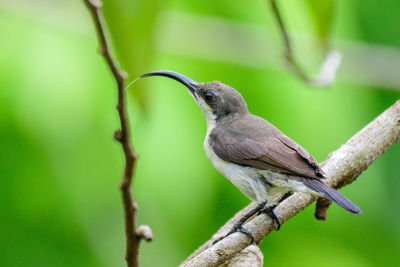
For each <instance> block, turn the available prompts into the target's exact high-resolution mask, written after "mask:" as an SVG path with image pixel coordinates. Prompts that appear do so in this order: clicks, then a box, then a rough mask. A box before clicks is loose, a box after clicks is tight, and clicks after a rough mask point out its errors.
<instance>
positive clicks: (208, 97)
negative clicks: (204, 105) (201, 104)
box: [204, 92, 215, 102]
mask: <svg viewBox="0 0 400 267" xmlns="http://www.w3.org/2000/svg"><path fill="white" fill-rule="evenodd" d="M204 99H205V100H206V101H207V102H214V101H215V95H214V93H212V92H206V94H205V95H204Z"/></svg>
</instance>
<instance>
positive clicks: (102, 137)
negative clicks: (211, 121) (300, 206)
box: [0, 0, 400, 266]
mask: <svg viewBox="0 0 400 267" xmlns="http://www.w3.org/2000/svg"><path fill="white" fill-rule="evenodd" d="M104 2H105V3H104V13H105V16H106V20H107V22H108V29H109V31H110V38H112V40H113V47H114V50H115V54H116V56H117V57H118V59H119V61H120V63H121V66H122V68H123V69H124V70H126V72H127V73H128V74H129V78H128V81H131V80H133V79H134V78H135V77H137V76H138V75H139V74H141V73H144V72H147V71H150V70H155V69H169V70H175V71H178V72H181V73H183V74H185V75H187V76H189V77H191V78H192V79H194V80H197V81H212V80H220V81H222V82H224V83H226V84H229V85H231V86H233V87H234V88H236V89H237V90H239V91H240V92H241V93H242V95H243V96H244V98H245V99H246V101H247V103H248V107H249V109H250V111H251V112H253V113H255V114H258V115H260V116H262V117H264V118H266V119H268V120H269V121H270V122H272V123H274V124H275V125H276V126H277V127H278V128H280V129H281V130H282V131H283V132H284V133H286V134H287V135H289V136H290V137H292V138H293V139H294V140H296V141H297V142H299V143H300V144H302V146H304V147H305V148H306V149H307V150H308V151H309V152H310V153H311V154H313V155H314V156H315V157H316V159H317V160H319V161H322V160H324V159H325V158H326V157H327V155H328V154H329V152H331V151H333V150H335V149H337V148H338V147H339V146H340V145H341V144H343V143H344V142H345V141H346V140H347V139H349V138H350V137H351V136H352V135H353V134H355V133H356V132H357V131H358V130H360V129H361V128H362V127H363V126H364V125H366V124H367V123H368V122H369V121H371V120H372V119H373V118H374V117H376V116H377V115H379V114H380V113H381V112H383V111H384V110H385V109H386V108H388V107H389V106H390V105H392V104H393V103H394V102H395V101H396V100H397V99H399V97H400V91H399V90H400V75H399V74H400V73H399V70H400V20H399V10H400V2H399V1H396V0H385V1H372V0H363V1H362V0H348V1H329V0H326V1H309V0H297V1H295V0H288V1H279V5H280V7H281V10H282V14H283V17H284V19H285V21H286V24H287V27H288V30H289V32H290V34H291V36H292V38H293V43H294V51H295V54H296V56H297V58H298V60H299V62H301V65H303V67H304V68H305V70H306V71H307V73H310V75H313V74H315V73H317V72H318V65H319V64H320V63H321V61H322V58H323V49H321V48H323V47H326V45H327V44H328V42H327V37H328V36H329V38H330V40H331V42H330V45H331V47H332V48H334V49H337V50H339V51H341V52H342V55H343V63H342V65H341V67H340V69H339V72H338V77H337V79H336V81H335V83H334V84H333V85H332V86H330V87H328V88H313V87H310V86H308V85H306V84H304V83H302V82H301V81H299V80H298V79H297V78H296V77H294V76H293V75H292V74H291V73H290V72H288V71H287V69H286V68H285V66H284V63H283V47H282V42H281V36H280V35H279V31H278V29H277V25H276V23H275V21H274V19H273V17H272V13H271V10H270V8H269V5H267V3H266V1H263V0H252V1H242V0H230V1H227V0H219V1H194V0H193V1H188V0H170V1H161V0H140V1H134V0H118V1H111V0H106V1H104ZM318 3H319V4H318ZM0 36H1V40H0V86H1V89H0V266H124V260H123V255H124V244H125V241H124V240H125V238H124V231H123V214H122V206H121V197H120V192H119V190H118V184H119V182H120V179H121V175H122V166H123V157H122V152H121V148H120V146H119V144H117V143H116V142H115V141H114V140H113V138H112V136H113V131H114V130H115V129H116V128H117V127H118V119H117V113H116V110H115V109H114V106H115V103H116V90H115V84H114V80H113V79H112V77H111V75H110V73H109V71H108V68H107V66H106V65H105V63H104V61H103V59H102V58H101V57H100V56H99V54H98V53H97V49H98V44H97V40H96V36H95V32H94V28H93V23H92V21H91V19H90V16H89V13H88V11H87V10H86V7H85V6H84V5H83V2H82V1H67V0H58V1H54V0H36V1H30V0H13V1H9V0H0ZM128 103H129V113H130V118H131V127H132V134H133V140H134V146H135V148H136V150H137V152H138V154H139V155H140V158H139V160H138V162H137V168H136V175H135V180H134V191H135V196H136V199H137V201H138V203H139V206H140V210H139V212H138V221H139V223H145V224H149V225H151V227H152V229H153V232H154V241H153V242H151V243H143V244H142V246H141V249H140V258H141V262H142V264H143V266H176V265H177V264H179V263H180V262H181V261H182V260H183V259H185V258H186V257H187V256H188V255H189V254H190V253H191V252H192V251H194V250H195V249H196V248H197V247H198V246H199V245H201V244H202V243H203V242H204V241H206V240H207V239H209V237H210V236H211V235H212V234H213V233H214V232H215V231H216V230H217V229H218V228H219V226H221V225H222V224H223V223H224V222H225V221H226V220H227V219H228V218H230V217H231V216H232V215H233V214H234V213H235V212H236V211H238V210H239V209H241V208H242V207H244V206H245V205H247V204H248V203H249V200H247V199H246V198H245V197H244V196H243V195H242V194H241V193H240V192H239V191H238V190H237V189H236V188H235V187H234V186H232V185H231V184H230V183H229V182H228V181H227V180H226V179H224V178H223V177H222V176H221V175H219V174H218V173H217V171H216V170H215V169H214V168H213V167H212V165H211V164H210V162H209V161H208V159H207V158H206V155H205V153H204V151H203V139H204V135H205V132H206V124H205V121H204V119H203V117H202V114H201V112H200V110H199V109H198V107H197V106H196V105H195V103H194V101H193V99H192V98H191V97H190V96H189V95H188V93H187V92H186V89H185V88H184V87H183V86H182V85H180V84H178V83H176V82H175V81H172V80H169V79H165V78H152V79H145V80H140V81H139V82H137V83H136V84H134V85H133V86H131V87H130V88H129V101H128ZM399 159H400V145H399V144H396V145H394V146H393V147H392V148H390V150H389V151H388V152H387V153H385V154H384V155H383V156H382V157H380V158H379V159H378V160H377V161H376V162H375V163H374V164H373V165H372V166H371V167H370V168H369V169H368V170H367V171H365V172H364V173H363V174H362V175H361V177H360V178H359V179H358V180H357V181H356V182H355V183H354V184H352V185H350V186H348V187H346V188H344V189H342V190H341V191H342V192H343V193H344V194H345V195H347V196H348V197H349V198H350V199H351V200H353V201H354V202H355V203H357V204H358V205H359V206H360V207H361V208H362V209H363V210H364V213H363V214H361V215H357V216H356V215H351V214H349V213H347V212H345V211H344V210H342V209H340V208H339V207H337V206H335V205H333V206H332V207H331V209H330V210H329V214H328V220H327V221H325V222H319V221H316V220H315V219H314V217H313V211H314V206H312V207H309V208H307V209H306V210H305V211H304V212H301V213H300V214H299V215H298V216H296V217H295V218H293V219H292V220H290V221H289V222H288V223H286V224H285V225H284V226H283V227H282V229H281V230H280V231H279V232H274V233H272V234H271V235H270V236H268V237H267V238H266V239H265V241H264V242H263V243H262V244H261V249H262V251H263V253H264V256H265V266H399V263H400V228H399V221H400V209H399V206H398V205H399V203H400V164H399Z"/></svg>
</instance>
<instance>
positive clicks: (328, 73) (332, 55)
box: [270, 0, 341, 86]
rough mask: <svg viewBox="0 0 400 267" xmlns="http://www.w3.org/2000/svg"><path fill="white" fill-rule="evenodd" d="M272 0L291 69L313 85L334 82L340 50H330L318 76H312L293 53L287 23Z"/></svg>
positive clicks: (324, 84)
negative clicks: (309, 75) (305, 70)
mask: <svg viewBox="0 0 400 267" xmlns="http://www.w3.org/2000/svg"><path fill="white" fill-rule="evenodd" d="M270 1H271V8H272V13H273V14H274V16H275V19H276V21H277V22H278V26H279V30H280V31H281V34H282V38H283V42H284V44H285V59H286V63H287V64H288V67H289V68H290V70H291V71H292V72H293V73H294V74H295V75H296V76H297V77H299V78H300V80H302V81H303V82H305V83H307V84H309V85H312V86H328V85H330V84H332V83H333V81H334V80H335V76H336V70H337V69H338V67H339V65H340V62H341V54H340V53H339V52H338V51H328V52H327V53H326V57H325V60H324V61H323V63H322V64H321V67H320V69H319V73H318V76H317V77H315V78H310V77H308V75H307V74H306V73H305V72H304V70H303V69H302V68H301V66H300V64H299V63H298V62H297V61H296V59H295V56H294V54H293V50H292V45H291V41H290V37H289V34H288V32H287V31H286V27H285V24H284V22H283V19H282V16H281V14H280V12H279V8H278V5H277V4H276V0H270Z"/></svg>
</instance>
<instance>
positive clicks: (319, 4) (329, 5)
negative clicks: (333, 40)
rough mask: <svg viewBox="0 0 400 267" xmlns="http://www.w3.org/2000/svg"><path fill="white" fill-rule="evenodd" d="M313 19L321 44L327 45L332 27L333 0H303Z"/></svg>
mask: <svg viewBox="0 0 400 267" xmlns="http://www.w3.org/2000/svg"><path fill="white" fill-rule="evenodd" d="M305 2H306V5H307V7H308V9H309V11H310V14H311V17H312V19H313V24H314V29H315V31H316V33H317V36H318V37H319V38H320V39H321V41H322V44H323V45H327V43H328V36H329V34H330V31H331V29H332V22H333V15H334V7H335V3H334V0H305Z"/></svg>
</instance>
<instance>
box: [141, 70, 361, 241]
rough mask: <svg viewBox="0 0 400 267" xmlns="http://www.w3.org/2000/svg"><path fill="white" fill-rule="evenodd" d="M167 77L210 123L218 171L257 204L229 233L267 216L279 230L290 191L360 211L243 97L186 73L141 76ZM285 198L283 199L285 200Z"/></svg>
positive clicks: (211, 154)
mask: <svg viewBox="0 0 400 267" xmlns="http://www.w3.org/2000/svg"><path fill="white" fill-rule="evenodd" d="M149 76H165V77H169V78H172V79H174V80H176V81H178V82H180V83H182V84H184V85H185V86H186V87H187V88H188V89H189V91H190V93H191V94H192V96H193V97H194V99H195V100H196V102H197V104H198V105H199V107H200V109H201V110H202V111H203V114H204V116H205V118H206V120H207V134H206V138H205V141H204V149H205V151H206V154H207V156H208V158H209V159H210V161H211V162H212V164H213V165H214V167H215V168H216V169H217V170H218V171H219V172H220V173H221V174H222V175H223V176H225V177H226V178H227V179H228V180H229V181H231V182H232V183H233V184H234V185H235V186H236V187H237V188H238V189H239V190H240V191H241V192H242V193H243V194H244V195H245V196H246V197H248V198H249V199H251V200H253V201H257V202H258V203H259V204H258V206H257V207H256V208H255V209H253V210H252V211H250V212H249V213H248V214H246V215H245V216H243V217H242V218H241V219H240V220H239V221H238V222H237V223H236V224H235V226H234V227H233V228H232V230H231V231H230V232H229V233H228V234H227V235H226V236H228V235H230V234H232V233H234V232H237V231H240V232H242V233H244V234H246V235H248V236H249V237H250V238H251V239H252V240H253V235H252V233H251V232H250V231H248V230H246V229H245V228H243V227H242V225H243V223H245V222H246V220H248V219H249V218H250V217H251V216H253V215H254V214H256V213H259V212H266V213H268V214H269V215H270V216H271V217H272V218H273V219H274V220H275V222H276V223H277V225H278V227H277V229H279V228H280V224H281V223H280V219H279V217H278V216H277V215H276V214H275V212H274V208H275V207H276V206H277V205H278V204H279V203H280V202H281V201H283V200H284V199H285V198H287V197H288V196H289V195H290V194H291V193H292V192H294V191H296V192H303V193H309V194H312V195H316V196H319V197H325V198H328V199H330V200H332V201H333V202H335V203H336V204H338V205H339V206H340V207H342V208H344V209H345V210H347V211H349V212H351V213H361V212H362V211H361V209H360V208H359V207H357V206H356V205H355V204H353V203H352V202H351V201H350V200H348V199H347V198H346V197H345V196H343V195H342V194H341V193H339V192H338V191H336V190H334V189H333V188H331V187H329V186H327V185H325V184H324V183H323V179H324V177H325V174H324V172H323V170H322V169H321V168H320V166H319V165H318V162H317V161H316V160H315V159H314V158H313V157H312V156H311V155H310V154H309V153H308V152H307V151H306V150H305V149H304V148H302V147H301V146H300V145H298V144H297V143H296V142H294V141H293V140H292V139H290V138H289V137H287V136H286V135H284V134H283V133H282V132H280V131H279V130H278V129H277V128H276V127H275V126H274V125H272V124H271V123H269V122H268V121H266V120H264V119H262V118H260V117H258V116H255V115H253V114H251V113H250V112H249V111H248V109H247V106H246V102H245V101H244V99H243V97H242V96H241V95H240V94H239V92H237V91H236V90H235V89H233V88H232V87H230V86H228V85H225V84H222V83H221V82H208V83H197V82H195V81H193V80H191V79H189V78H188V77H185V76H184V75H182V74H179V73H176V72H172V71H167V70H159V71H152V72H148V73H145V74H143V75H142V76H140V77H139V78H143V77H149ZM282 194H283V197H281V196H282Z"/></svg>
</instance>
